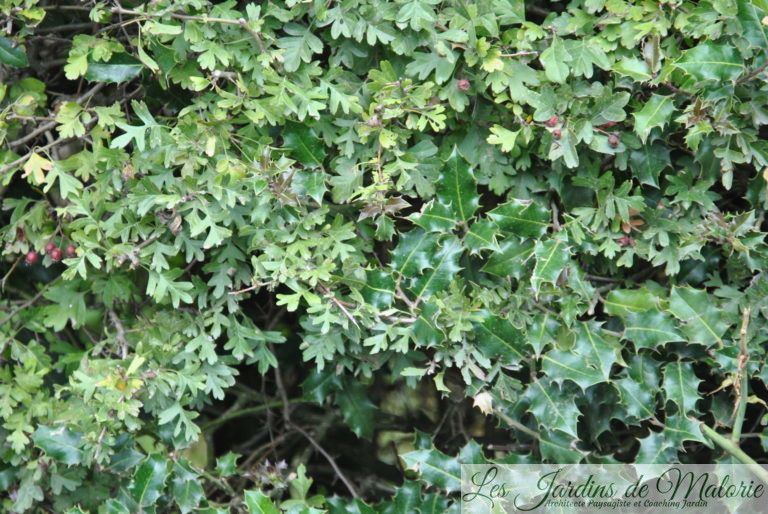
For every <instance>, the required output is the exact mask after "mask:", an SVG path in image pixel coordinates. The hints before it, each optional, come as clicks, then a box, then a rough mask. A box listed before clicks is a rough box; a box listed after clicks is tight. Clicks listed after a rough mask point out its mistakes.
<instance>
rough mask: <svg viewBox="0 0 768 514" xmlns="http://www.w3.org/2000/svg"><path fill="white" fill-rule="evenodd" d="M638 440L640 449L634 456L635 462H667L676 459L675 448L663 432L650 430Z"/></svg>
mask: <svg viewBox="0 0 768 514" xmlns="http://www.w3.org/2000/svg"><path fill="white" fill-rule="evenodd" d="M639 441H640V449H639V450H638V452H637V456H636V457H635V462H636V463H637V464H669V463H670V462H675V461H677V449H676V448H675V445H674V444H672V442H670V441H669V440H668V439H667V438H666V436H665V434H664V432H651V434H650V435H649V436H648V437H644V438H643V439H640V440H639Z"/></svg>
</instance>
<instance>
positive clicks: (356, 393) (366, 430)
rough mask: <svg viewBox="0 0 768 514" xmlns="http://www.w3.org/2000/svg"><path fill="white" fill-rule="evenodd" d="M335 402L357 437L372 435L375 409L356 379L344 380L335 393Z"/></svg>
mask: <svg viewBox="0 0 768 514" xmlns="http://www.w3.org/2000/svg"><path fill="white" fill-rule="evenodd" d="M336 403H337V404H338V406H339V407H340V408H341V414H342V416H343V417H344V422H345V423H346V424H347V426H349V428H351V429H352V431H353V432H354V433H355V434H357V436H358V437H364V438H366V439H370V438H371V436H372V435H373V428H374V419H373V414H374V412H375V411H376V405H374V404H373V403H372V402H371V400H370V399H369V398H368V395H367V394H366V392H365V388H364V387H363V385H362V384H361V383H360V382H358V381H357V380H351V379H348V380H345V383H344V386H343V387H342V388H341V390H340V391H338V392H337V393H336Z"/></svg>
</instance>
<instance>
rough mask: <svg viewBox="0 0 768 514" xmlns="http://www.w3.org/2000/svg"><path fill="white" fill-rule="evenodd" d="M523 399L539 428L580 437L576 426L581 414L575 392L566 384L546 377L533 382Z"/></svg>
mask: <svg viewBox="0 0 768 514" xmlns="http://www.w3.org/2000/svg"><path fill="white" fill-rule="evenodd" d="M523 398H525V399H526V400H528V403H529V407H528V412H531V413H533V415H534V416H536V420H537V421H538V423H539V426H542V427H547V428H548V429H550V430H555V429H556V430H560V431H562V432H565V433H566V434H568V435H570V436H571V437H573V438H577V437H578V436H577V430H576V425H577V423H578V419H579V416H580V415H581V412H579V409H578V408H577V407H576V402H575V395H574V391H573V390H570V389H569V388H568V387H567V385H566V384H558V383H557V382H554V381H552V380H550V379H548V378H546V377H545V378H542V379H540V380H536V381H534V382H532V383H531V384H530V385H529V386H528V388H527V389H526V390H525V395H524V396H523Z"/></svg>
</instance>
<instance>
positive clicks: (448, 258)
mask: <svg viewBox="0 0 768 514" xmlns="http://www.w3.org/2000/svg"><path fill="white" fill-rule="evenodd" d="M462 252H463V248H462V247H461V243H460V242H459V240H458V239H456V238H455V237H451V238H448V239H445V240H443V242H442V244H441V246H440V248H439V249H438V250H437V252H435V253H434V255H432V256H431V259H430V260H429V268H427V271H426V272H424V273H423V274H422V275H421V276H419V277H417V278H414V279H413V280H412V281H411V291H412V292H413V294H415V295H416V297H417V298H422V299H426V298H429V297H430V296H432V294H434V293H435V292H436V291H441V290H443V289H445V288H446V287H448V284H449V283H450V282H451V280H453V277H454V276H455V275H456V274H457V273H458V272H459V270H460V269H461V268H460V267H459V256H460V255H461V253H462Z"/></svg>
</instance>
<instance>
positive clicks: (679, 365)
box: [664, 361, 702, 415]
mask: <svg viewBox="0 0 768 514" xmlns="http://www.w3.org/2000/svg"><path fill="white" fill-rule="evenodd" d="M701 382H702V381H701V380H699V379H698V378H697V377H696V375H695V374H694V372H693V363H692V362H682V361H676V362H670V363H668V364H667V365H666V366H665V367H664V391H665V393H666V395H667V400H668V401H673V402H675V403H676V404H677V406H678V408H679V409H680V410H679V413H680V414H683V415H687V414H688V413H689V412H691V411H694V410H696V402H697V401H698V400H699V384H700V383H701Z"/></svg>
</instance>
